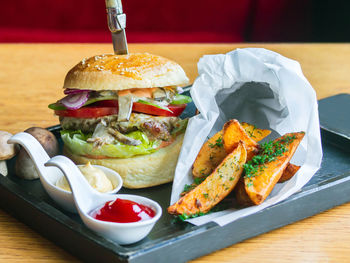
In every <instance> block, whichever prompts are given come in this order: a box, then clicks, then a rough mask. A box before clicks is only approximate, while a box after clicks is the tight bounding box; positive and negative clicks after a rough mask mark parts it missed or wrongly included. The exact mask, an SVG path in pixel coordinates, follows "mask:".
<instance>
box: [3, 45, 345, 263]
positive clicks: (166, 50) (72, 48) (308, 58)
mask: <svg viewBox="0 0 350 263" xmlns="http://www.w3.org/2000/svg"><path fill="white" fill-rule="evenodd" d="M241 47H264V48H267V49H271V50H273V51H276V52H278V53H280V54H282V55H284V56H286V57H289V58H292V59H294V60H297V61H299V62H300V64H301V66H302V69H303V72H304V74H305V76H306V78H307V79H308V80H309V81H310V83H311V85H312V86H313V87H314V89H315V90H316V92H317V97H318V98H319V99H321V98H324V97H327V96H331V95H334V94H338V93H350V44H259V45H258V44H220V45H218V44H190V45H189V44H133V45H130V51H131V52H149V53H155V54H159V55H162V56H166V57H168V58H171V59H174V60H175V61H177V62H178V63H179V64H181V65H182V66H183V68H184V69H185V71H186V72H187V74H188V76H189V77H190V79H191V81H192V82H193V81H194V79H195V78H196V76H197V65H196V64H197V61H198V59H199V58H200V57H201V56H203V55H204V54H217V53H226V52H228V51H230V50H233V49H236V48H241ZM111 52H112V46H111V45H107V44H94V45H90V44H40V45H38V44H1V45H0V130H6V131H9V132H12V133H16V132H20V131H23V130H24V129H26V128H28V127H31V126H39V127H48V126H51V125H55V124H57V123H58V120H57V118H56V117H55V116H54V115H53V113H52V111H51V110H49V109H48V108H47V105H48V104H49V103H51V102H54V101H56V100H57V99H59V98H61V97H62V94H63V93H62V84H63V80H64V77H65V74H66V73H67V71H68V70H69V69H70V68H71V67H72V66H74V65H75V64H76V63H77V62H78V61H80V60H81V59H82V58H84V57H88V56H91V55H96V54H102V53H111ZM4 201H6V200H1V202H4ZM257 223H258V222H257ZM232 235H234V233H232ZM5 261H6V262H65V261H78V260H77V259H76V258H75V257H74V256H72V255H71V254H69V253H67V252H65V251H64V250H63V249H61V248H59V247H58V246H56V245H55V244H54V243H53V242H51V241H49V240H47V239H45V238H43V237H42V236H40V235H39V234H37V233H36V232H34V231H33V230H31V229H30V228H29V227H27V226H26V225H24V224H23V223H21V222H19V221H18V220H16V219H15V218H13V217H12V216H10V215H9V214H7V213H6V212H4V211H3V210H1V209H0V262H5ZM233 261H234V262H350V204H345V205H342V206H339V207H336V208H333V209H331V210H329V211H326V212H323V213H321V214H319V215H316V216H313V217H310V218H308V219H304V220H302V221H300V222H297V223H294V224H292V225H289V226H285V227H283V228H280V229H277V230H274V231H272V232H270V233H267V234H264V235H260V236H258V237H255V238H251V239H249V240H246V241H244V242H241V243H239V244H235V245H232V246H230V247H228V248H225V249H222V250H220V251H217V252H215V253H212V254H210V255H207V256H204V257H201V258H198V259H196V260H194V261H193V262H233Z"/></svg>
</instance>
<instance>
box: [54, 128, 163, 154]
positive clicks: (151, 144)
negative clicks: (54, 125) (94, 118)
mask: <svg viewBox="0 0 350 263" xmlns="http://www.w3.org/2000/svg"><path fill="white" fill-rule="evenodd" d="M126 135H127V136H128V137H131V138H133V139H136V140H140V141H141V142H142V143H141V144H140V145H137V146H131V145H126V144H123V143H121V142H118V141H115V142H114V143H113V144H106V145H103V146H102V147H99V148H94V147H93V144H92V143H88V142H87V141H86V140H87V139H88V138H90V137H91V136H92V134H84V133H82V132H81V131H80V130H78V131H69V130H62V131H61V137H62V140H63V142H64V144H65V146H66V147H67V148H68V149H69V150H70V151H71V152H72V153H74V154H77V155H96V156H99V155H101V156H108V157H111V158H129V157H133V156H136V155H144V154H149V153H152V152H155V151H156V149H157V148H158V147H159V145H160V144H161V141H157V140H156V141H150V140H149V139H148V137H147V136H146V134H144V133H143V132H141V131H134V132H131V133H128V134H126Z"/></svg>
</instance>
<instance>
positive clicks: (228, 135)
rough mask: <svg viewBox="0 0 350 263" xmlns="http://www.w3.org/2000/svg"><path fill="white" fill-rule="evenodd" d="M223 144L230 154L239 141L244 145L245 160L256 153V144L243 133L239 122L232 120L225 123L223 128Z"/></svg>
mask: <svg viewBox="0 0 350 263" xmlns="http://www.w3.org/2000/svg"><path fill="white" fill-rule="evenodd" d="M223 131H224V134H223V142H224V148H225V150H226V152H227V153H229V152H232V150H233V149H234V148H236V147H237V144H238V143H239V141H240V140H242V141H243V142H244V143H245V146H246V149H247V160H250V159H251V158H252V157H253V156H254V155H255V154H256V153H257V152H258V146H259V145H258V143H257V142H256V141H254V140H253V139H252V138H250V137H249V135H248V134H247V133H246V132H245V130H244V129H243V127H242V126H241V124H240V123H239V121H237V120H235V119H233V120H229V121H228V122H226V123H225V125H224V128H223Z"/></svg>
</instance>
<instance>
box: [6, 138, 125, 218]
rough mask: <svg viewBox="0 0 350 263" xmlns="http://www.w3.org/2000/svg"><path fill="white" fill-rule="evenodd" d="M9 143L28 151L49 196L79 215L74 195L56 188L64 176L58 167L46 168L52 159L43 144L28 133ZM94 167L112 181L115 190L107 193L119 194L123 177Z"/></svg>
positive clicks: (111, 171)
mask: <svg viewBox="0 0 350 263" xmlns="http://www.w3.org/2000/svg"><path fill="white" fill-rule="evenodd" d="M8 142H9V143H18V144H20V145H22V146H23V147H24V148H25V149H26V151H27V152H28V154H29V156H30V157H31V159H32V160H33V161H34V164H35V166H36V168H37V170H38V174H39V177H40V181H41V183H42V185H43V187H44V189H45V190H46V192H47V193H48V195H49V196H50V197H51V198H52V199H53V200H54V201H55V202H56V203H57V204H58V205H59V206H61V207H62V208H63V209H64V210H66V211H69V212H71V213H78V211H77V209H76V206H75V203H74V198H73V194H72V193H71V192H69V191H66V190H64V189H62V188H60V187H57V186H56V182H57V181H58V180H59V179H60V178H61V177H62V176H64V175H63V173H62V172H61V170H60V169H58V168H56V167H46V166H44V164H45V163H46V162H47V161H49V159H50V157H49V156H48V155H47V153H46V151H45V150H44V148H43V147H42V146H41V144H40V143H39V142H38V141H37V140H36V139H35V138H34V137H33V136H32V135H30V134H29V133H26V132H20V133H17V134H16V135H14V136H12V137H11V138H10V139H9V140H8ZM93 166H94V167H97V168H99V169H101V170H102V171H103V172H104V173H105V174H106V176H107V178H108V179H109V180H110V181H111V183H112V185H113V190H112V191H109V192H107V194H115V193H117V192H118V191H119V190H120V188H121V187H122V185H123V180H122V178H121V176H120V175H119V174H118V173H117V172H115V171H113V170H112V169H109V168H107V167H104V166H100V165H93ZM85 181H86V180H85ZM87 187H89V188H91V189H93V188H92V187H91V186H90V185H89V184H87ZM93 190H94V189H93ZM94 191H95V190H94Z"/></svg>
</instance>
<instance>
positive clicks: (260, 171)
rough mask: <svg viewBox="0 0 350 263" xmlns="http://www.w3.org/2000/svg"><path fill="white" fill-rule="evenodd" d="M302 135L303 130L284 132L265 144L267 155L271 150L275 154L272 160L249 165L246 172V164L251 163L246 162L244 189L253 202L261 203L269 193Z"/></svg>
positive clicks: (269, 154)
mask: <svg viewBox="0 0 350 263" xmlns="http://www.w3.org/2000/svg"><path fill="white" fill-rule="evenodd" d="M304 135H305V133H304V132H298V133H287V134H285V135H284V136H282V137H280V138H278V139H276V140H275V141H273V142H271V143H269V144H266V146H265V147H266V149H267V150H268V152H269V153H268V156H269V157H270V156H272V155H271V152H273V153H275V154H277V155H276V156H275V159H274V160H272V161H270V162H267V163H263V164H259V165H257V166H256V167H253V166H250V168H251V169H250V171H251V172H247V171H249V169H246V168H249V166H247V165H251V164H249V163H248V164H247V165H246V168H245V172H246V174H245V176H244V184H245V190H246V192H247V194H248V196H249V198H250V200H252V202H253V203H254V204H256V205H258V204H261V203H262V202H263V201H264V200H265V199H266V198H267V196H268V195H269V194H270V193H271V191H272V189H273V187H274V186H275V185H276V183H277V182H278V181H279V179H280V178H281V176H282V173H283V171H284V170H285V168H286V167H287V165H288V163H289V161H290V159H291V158H292V156H293V154H294V152H295V151H296V149H297V147H298V145H299V143H300V142H301V140H302V139H303V137H304ZM268 147H269V148H268ZM259 156H260V157H261V156H262V155H258V156H256V157H257V158H258V157H259ZM257 158H256V160H257Z"/></svg>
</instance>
